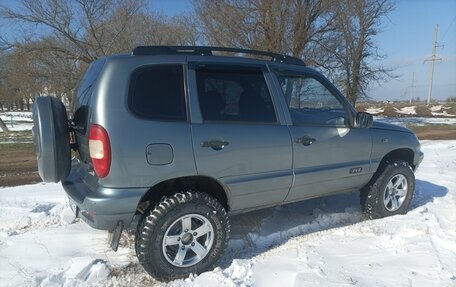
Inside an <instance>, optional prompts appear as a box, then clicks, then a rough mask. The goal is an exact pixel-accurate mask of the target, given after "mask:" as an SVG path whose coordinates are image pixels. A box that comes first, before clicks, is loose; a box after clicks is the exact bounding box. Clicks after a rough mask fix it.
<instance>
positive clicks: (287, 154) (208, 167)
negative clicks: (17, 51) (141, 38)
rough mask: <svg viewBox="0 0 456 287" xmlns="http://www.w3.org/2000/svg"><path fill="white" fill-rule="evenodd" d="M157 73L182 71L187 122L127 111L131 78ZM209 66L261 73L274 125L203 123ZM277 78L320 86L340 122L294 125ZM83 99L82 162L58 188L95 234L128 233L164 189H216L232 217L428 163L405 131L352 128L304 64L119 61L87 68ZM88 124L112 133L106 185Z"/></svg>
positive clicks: (352, 114)
mask: <svg viewBox="0 0 456 287" xmlns="http://www.w3.org/2000/svg"><path fill="white" fill-rule="evenodd" d="M157 65H178V66H181V67H182V72H183V84H184V87H183V88H184V93H185V107H186V111H185V120H183V121H172V120H170V121H167V120H154V119H148V118H144V117H141V116H138V115H137V114H135V113H134V112H132V111H131V109H130V108H129V104H128V95H129V88H130V85H131V80H132V75H133V74H134V73H135V71H137V70H138V69H142V68H147V67H150V66H157ZM211 65H216V66H218V67H222V68H223V67H230V66H235V67H237V68H239V69H243V68H255V69H257V70H261V71H262V74H263V76H264V80H265V82H266V84H267V89H268V90H269V94H270V95H271V98H272V103H273V107H274V112H275V115H276V120H275V122H273V123H252V122H208V121H204V119H203V116H202V112H201V106H200V103H199V99H198V95H197V94H198V89H197V83H196V82H197V80H196V77H197V75H196V69H197V67H199V66H204V67H210V66H211ZM278 71H286V72H287V73H292V74H297V75H304V76H308V75H310V76H312V77H314V78H315V79H317V80H318V81H320V82H321V83H322V84H323V85H324V86H325V88H326V89H328V90H329V91H330V92H331V93H332V94H333V95H334V96H335V97H336V98H337V99H338V100H339V101H340V102H341V103H342V104H343V107H344V110H345V116H343V117H344V119H343V120H342V121H341V120H339V121H337V120H336V122H334V123H329V124H326V125H319V124H299V125H297V124H294V123H293V120H292V116H291V115H290V111H289V109H288V107H287V103H286V102H285V99H284V95H283V90H282V88H281V83H280V82H279V79H278V76H277V73H279V72H278ZM78 93H79V95H77V98H76V99H75V107H74V110H73V112H74V116H73V117H74V125H75V127H77V129H76V132H75V135H76V140H77V144H78V150H79V151H78V153H79V155H78V156H77V157H76V158H74V159H73V161H72V166H71V171H70V175H69V176H68V177H67V178H66V179H65V180H63V181H62V183H63V187H64V189H65V190H66V192H67V193H68V195H69V197H70V199H71V200H72V201H73V202H74V203H75V204H76V205H77V206H78V210H79V214H80V215H81V217H82V219H84V221H86V222H87V223H88V224H89V225H91V226H92V227H94V228H97V229H105V230H110V231H112V230H114V229H115V228H116V226H117V225H118V223H119V222H122V223H123V224H124V225H126V226H129V225H130V224H131V223H132V222H135V221H134V218H135V215H139V214H140V213H139V212H138V210H140V206H141V203H142V202H147V200H148V199H151V198H156V197H157V196H155V195H154V193H156V194H159V193H160V192H159V190H160V188H159V187H166V186H170V185H175V184H176V182H181V181H183V182H188V181H190V182H196V184H197V185H198V186H199V187H200V188H202V189H203V190H204V188H205V187H206V188H208V189H209V188H210V189H211V190H212V196H214V197H215V198H217V199H218V200H219V201H220V202H221V203H222V205H223V206H224V207H225V208H226V209H227V211H229V212H230V214H237V213H242V212H246V211H250V210H254V209H259V208H264V207H268V206H274V205H279V204H284V203H289V202H294V201H299V200H304V199H309V198H314V197H319V196H324V195H329V194H334V193H340V192H350V191H356V190H360V189H361V188H363V187H364V186H366V185H367V184H368V183H369V181H370V180H371V179H372V177H373V176H374V174H375V173H376V171H377V170H378V169H379V166H380V164H381V162H382V161H385V159H387V158H391V157H395V158H400V159H402V160H404V161H407V162H408V163H409V164H410V166H411V167H412V168H416V167H417V166H418V165H419V163H420V161H421V159H422V156H423V155H422V153H421V152H420V145H419V142H418V140H417V138H416V136H415V135H414V134H413V133H412V132H411V131H410V130H408V129H406V128H402V127H398V126H394V125H390V124H385V123H378V122H374V124H373V125H372V126H371V127H358V126H356V124H355V118H356V111H355V110H354V108H353V107H352V106H351V105H350V104H349V103H348V101H347V100H346V99H345V97H344V96H343V95H342V94H341V93H340V92H339V91H338V90H337V89H336V88H335V87H334V86H333V85H332V84H331V83H330V82H329V81H328V80H327V79H326V78H325V77H324V76H322V75H321V74H320V73H319V72H317V71H315V70H313V69H311V68H308V67H305V66H303V65H293V64H286V63H278V62H271V61H266V60H257V59H250V58H240V57H224V56H211V57H209V56H198V55H143V56H133V55H114V56H109V57H105V58H102V59H99V60H98V61H96V62H94V63H93V64H92V65H91V66H90V68H89V70H88V72H87V73H86V76H85V77H84V79H83V81H82V83H81V87H80V89H79V92H78ZM83 93H85V94H86V95H85V96H84V95H83ZM91 124H98V125H101V126H103V127H104V128H105V129H106V131H107V133H108V134H109V140H110V143H111V154H112V159H111V165H110V171H109V174H108V175H107V176H106V177H104V178H98V177H97V176H96V175H95V173H94V172H93V170H92V168H91V163H90V158H89V151H88V149H89V147H88V132H87V130H88V126H89V125H91ZM214 143H215V146H217V147H218V148H213V147H214V145H213V144H214ZM158 197H160V195H158Z"/></svg>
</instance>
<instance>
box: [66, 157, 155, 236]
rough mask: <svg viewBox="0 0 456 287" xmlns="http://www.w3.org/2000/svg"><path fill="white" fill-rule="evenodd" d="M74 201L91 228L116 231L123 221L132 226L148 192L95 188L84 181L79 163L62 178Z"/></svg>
mask: <svg viewBox="0 0 456 287" xmlns="http://www.w3.org/2000/svg"><path fill="white" fill-rule="evenodd" d="M62 185H63V188H64V189H65V191H66V193H67V194H68V196H69V198H70V200H72V201H73V202H74V204H75V205H76V206H77V207H78V209H79V215H80V217H81V218H82V219H83V220H84V221H85V222H86V223H87V224H88V225H90V226H91V227H93V228H96V229H102V230H109V231H112V230H114V229H115V228H116V225H117V223H118V222H119V221H122V222H123V224H124V225H125V226H126V227H128V226H129V225H130V223H131V221H132V219H133V217H134V215H135V211H136V207H137V205H138V203H139V201H140V199H141V198H142V196H143V195H144V194H145V193H146V192H147V189H145V188H124V189H117V188H104V187H102V186H99V187H98V188H97V189H96V190H94V191H91V190H90V189H89V188H88V186H87V185H86V184H85V183H84V182H83V181H82V179H81V178H80V176H79V172H78V171H77V168H76V167H75V166H73V167H72V169H71V172H70V175H69V176H68V177H67V178H66V179H65V180H63V181H62Z"/></svg>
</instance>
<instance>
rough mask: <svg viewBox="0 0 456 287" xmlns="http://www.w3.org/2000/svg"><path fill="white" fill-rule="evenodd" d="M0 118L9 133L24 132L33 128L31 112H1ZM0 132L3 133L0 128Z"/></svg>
mask: <svg viewBox="0 0 456 287" xmlns="http://www.w3.org/2000/svg"><path fill="white" fill-rule="evenodd" d="M0 117H1V119H2V120H3V122H4V123H5V124H6V126H7V127H8V129H9V130H10V131H26V130H31V129H32V127H33V118H32V112H3V113H0ZM11 121H12V123H11ZM0 132H3V130H2V129H1V128H0Z"/></svg>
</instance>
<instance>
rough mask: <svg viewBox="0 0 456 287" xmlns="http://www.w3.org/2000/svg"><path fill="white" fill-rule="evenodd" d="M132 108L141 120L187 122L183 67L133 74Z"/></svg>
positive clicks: (145, 70)
mask: <svg viewBox="0 0 456 287" xmlns="http://www.w3.org/2000/svg"><path fill="white" fill-rule="evenodd" d="M129 107H130V109H131V110H132V111H133V112H134V113H135V114H137V115H139V116H141V117H146V118H150V119H159V120H177V121H185V120H186V108H185V107H186V105H185V94H184V76H183V68H182V66H177V65H176V66H152V67H147V68H143V69H140V70H137V71H136V72H134V73H133V76H132V80H131V83H130V96H129Z"/></svg>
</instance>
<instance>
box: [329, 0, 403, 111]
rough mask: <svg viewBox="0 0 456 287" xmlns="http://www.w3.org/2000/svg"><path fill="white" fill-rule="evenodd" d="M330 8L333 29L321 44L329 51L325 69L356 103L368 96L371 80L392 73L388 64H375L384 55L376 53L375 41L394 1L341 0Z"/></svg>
mask: <svg viewBox="0 0 456 287" xmlns="http://www.w3.org/2000/svg"><path fill="white" fill-rule="evenodd" d="M333 8H334V10H333V13H334V17H333V19H334V20H333V22H332V25H333V27H334V29H333V31H334V32H333V33H332V35H330V37H328V38H327V41H326V43H325V45H322V47H324V49H325V51H326V52H327V53H328V54H330V55H332V60H331V61H329V64H328V66H327V68H328V69H327V70H328V72H329V73H330V74H331V76H332V78H333V79H334V80H335V81H336V82H337V83H338V84H339V86H340V87H341V88H342V89H343V91H344V93H345V96H346V97H347V98H348V100H349V101H350V102H351V103H352V104H353V105H355V104H356V102H357V100H358V99H360V98H367V90H368V88H369V86H370V84H371V83H372V82H381V81H382V80H385V79H387V78H390V77H394V75H393V74H392V69H391V68H386V67H384V66H383V65H381V64H378V63H380V62H381V60H382V59H383V58H384V56H383V55H380V54H379V53H378V47H377V43H376V42H375V36H376V35H377V34H379V33H380V32H381V23H382V22H381V21H382V20H383V18H384V17H386V16H387V15H388V13H389V12H391V11H392V10H393V9H394V3H393V2H392V1H390V0H340V1H338V2H335V3H334V6H333ZM328 39H329V40H328Z"/></svg>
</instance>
